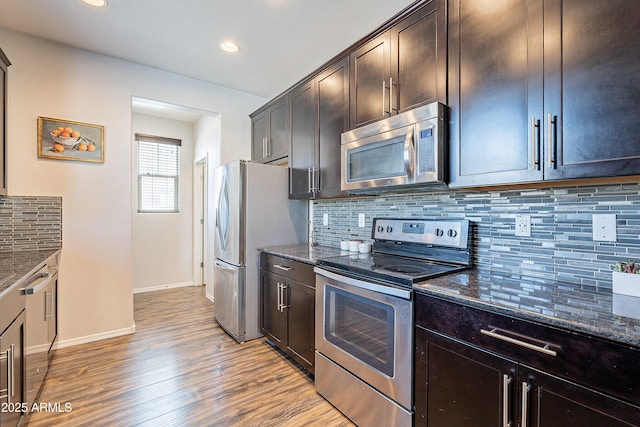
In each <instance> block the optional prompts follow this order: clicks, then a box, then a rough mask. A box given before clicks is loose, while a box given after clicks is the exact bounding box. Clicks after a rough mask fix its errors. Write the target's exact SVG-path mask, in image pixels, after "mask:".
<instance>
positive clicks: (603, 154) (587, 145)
mask: <svg viewBox="0 0 640 427" xmlns="http://www.w3.org/2000/svg"><path fill="white" fill-rule="evenodd" d="M449 5H450V8H449V14H450V15H449V19H450V21H449V55H450V56H449V91H450V92H449V95H450V103H449V105H450V117H451V122H450V123H451V126H450V135H451V174H450V186H452V187H464V186H481V185H494V184H510V183H522V182H536V181H540V180H561V179H569V178H593V177H607V176H619V175H635V174H639V173H640V143H639V142H640V121H638V120H637V119H635V118H636V117H638V114H639V113H640V3H637V2H629V1H625V0H615V1H613V2H601V1H597V0H564V1H561V0H504V1H500V2H493V1H488V0H486V1H468V0H453V1H451V2H450V3H449Z"/></svg>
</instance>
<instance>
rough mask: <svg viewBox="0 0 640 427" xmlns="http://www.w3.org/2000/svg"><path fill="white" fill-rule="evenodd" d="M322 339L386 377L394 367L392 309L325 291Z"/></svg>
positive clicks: (374, 302) (344, 293) (343, 293)
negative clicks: (323, 335)
mask: <svg viewBox="0 0 640 427" xmlns="http://www.w3.org/2000/svg"><path fill="white" fill-rule="evenodd" d="M324 322H325V324H324V333H325V337H324V338H325V339H326V340H327V341H329V342H331V343H332V344H333V345H335V346H336V347H338V348H340V349H342V350H343V351H345V352H347V353H348V354H350V355H352V356H353V357H355V358H357V359H358V360H360V361H362V362H364V363H366V364H367V365H369V366H371V367H373V368H374V369H376V370H378V371H379V372H382V373H383V374H385V375H387V376H388V377H393V366H394V360H393V357H394V352H393V348H394V342H395V339H394V327H395V324H394V323H395V316H394V308H393V307H392V306H390V305H388V304H383V303H381V302H378V301H373V300H371V299H368V298H363V297H361V296H358V295H354V294H352V293H349V292H345V291H343V290H341V289H336V288H334V287H332V286H327V287H326V288H325V316H324Z"/></svg>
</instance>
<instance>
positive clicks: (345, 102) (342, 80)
mask: <svg viewBox="0 0 640 427" xmlns="http://www.w3.org/2000/svg"><path fill="white" fill-rule="evenodd" d="M316 87H317V93H318V95H317V96H318V128H319V129H318V132H319V133H318V155H319V162H318V163H319V168H320V172H319V173H318V174H317V177H318V178H319V181H318V183H317V186H318V188H319V191H318V192H317V193H316V197H337V196H341V195H344V192H343V191H342V190H341V189H340V186H341V184H342V178H341V173H342V172H341V167H340V166H341V163H340V146H341V142H340V138H341V135H342V133H343V132H346V131H347V130H348V129H349V61H348V59H347V58H344V59H342V60H340V61H339V62H338V63H337V64H336V65H334V66H332V67H330V68H329V69H327V70H326V71H324V72H323V73H321V74H320V75H319V76H318V78H317V86H316Z"/></svg>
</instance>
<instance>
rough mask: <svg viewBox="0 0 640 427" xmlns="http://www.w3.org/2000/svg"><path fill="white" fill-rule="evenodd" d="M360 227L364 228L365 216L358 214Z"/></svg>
mask: <svg viewBox="0 0 640 427" xmlns="http://www.w3.org/2000/svg"><path fill="white" fill-rule="evenodd" d="M358 227H364V214H363V213H361V214H358Z"/></svg>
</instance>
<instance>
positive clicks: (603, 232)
mask: <svg viewBox="0 0 640 427" xmlns="http://www.w3.org/2000/svg"><path fill="white" fill-rule="evenodd" d="M592 224H593V240H595V241H601V242H615V241H617V240H618V231H617V229H616V228H617V227H616V215H615V214H594V215H593V220H592Z"/></svg>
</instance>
